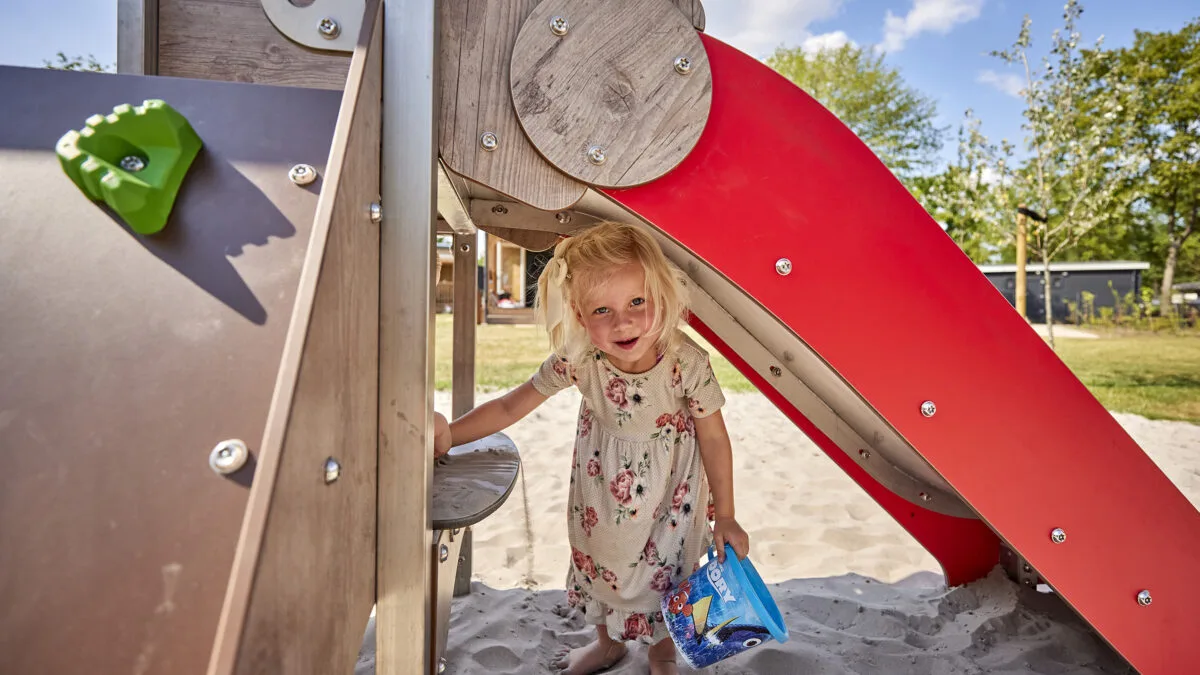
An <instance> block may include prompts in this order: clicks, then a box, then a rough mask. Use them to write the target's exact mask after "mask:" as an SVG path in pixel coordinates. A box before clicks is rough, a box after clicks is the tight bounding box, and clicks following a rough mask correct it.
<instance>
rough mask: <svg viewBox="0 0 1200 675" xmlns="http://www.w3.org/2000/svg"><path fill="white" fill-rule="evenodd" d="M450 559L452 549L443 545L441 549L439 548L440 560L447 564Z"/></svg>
mask: <svg viewBox="0 0 1200 675" xmlns="http://www.w3.org/2000/svg"><path fill="white" fill-rule="evenodd" d="M449 558H450V547H449V546H446V545H445V544H442V545H441V547H440V548H438V560H440V561H441V562H446V561H447V560H449Z"/></svg>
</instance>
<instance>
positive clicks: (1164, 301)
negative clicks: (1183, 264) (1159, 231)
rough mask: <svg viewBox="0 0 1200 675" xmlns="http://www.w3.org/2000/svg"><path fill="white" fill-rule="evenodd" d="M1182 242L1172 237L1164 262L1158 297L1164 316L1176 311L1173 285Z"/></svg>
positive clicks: (1159, 306)
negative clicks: (1172, 294)
mask: <svg viewBox="0 0 1200 675" xmlns="http://www.w3.org/2000/svg"><path fill="white" fill-rule="evenodd" d="M1181 243H1182V242H1180V241H1179V240H1178V239H1175V238H1174V237H1172V238H1171V244H1170V246H1168V247H1167V262H1166V263H1164V264H1163V279H1162V287H1161V288H1160V289H1159V298H1158V310H1159V313H1160V314H1161V315H1163V316H1171V315H1173V314H1174V313H1175V306H1174V305H1172V304H1171V286H1172V285H1174V283H1175V263H1176V262H1177V261H1178V260H1179V246H1180V244H1181Z"/></svg>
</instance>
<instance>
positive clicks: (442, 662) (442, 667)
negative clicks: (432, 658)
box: [438, 658, 446, 675]
mask: <svg viewBox="0 0 1200 675" xmlns="http://www.w3.org/2000/svg"><path fill="white" fill-rule="evenodd" d="M444 672H446V659H445V658H440V659H438V675H441V673H444Z"/></svg>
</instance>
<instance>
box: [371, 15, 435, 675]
mask: <svg viewBox="0 0 1200 675" xmlns="http://www.w3.org/2000/svg"><path fill="white" fill-rule="evenodd" d="M383 6H384V12H383V19H384V31H383V34H384V47H383V85H384V86H383V91H384V95H383V100H384V108H383V142H382V153H381V158H382V162H381V163H382V173H383V181H382V186H381V189H382V192H383V221H382V223H381V225H380V233H379V234H380V263H381V270H380V305H379V307H380V317H379V338H380V339H379V521H378V529H377V532H378V549H377V552H376V565H377V569H376V574H377V582H378V585H377V587H376V594H377V604H376V623H375V644H376V649H377V651H376V663H375V665H376V673H377V674H378V675H410V674H412V673H429V672H431V668H432V658H431V652H432V649H433V630H432V626H431V625H430V624H431V619H432V617H433V603H432V596H433V592H432V589H433V569H432V565H431V560H436V559H437V558H436V557H435V556H434V550H433V531H432V529H431V522H430V516H429V494H430V486H431V483H432V476H433V471H432V467H433V461H432V455H433V434H432V433H431V432H432V430H433V300H434V283H433V264H432V263H433V258H432V256H431V255H430V251H432V250H433V248H434V245H435V235H434V231H435V229H436V220H437V209H436V199H437V196H436V192H437V170H436V161H437V145H436V143H437V129H438V115H437V105H438V99H437V97H436V92H437V83H438V72H437V71H438V69H437V40H436V36H437V25H436V24H437V22H436V20H435V13H436V12H435V3H434V0H384V5H383Z"/></svg>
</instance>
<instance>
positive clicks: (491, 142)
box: [479, 131, 500, 152]
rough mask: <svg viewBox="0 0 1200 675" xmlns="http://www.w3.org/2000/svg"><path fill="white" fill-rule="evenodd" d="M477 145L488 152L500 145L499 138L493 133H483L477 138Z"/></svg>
mask: <svg viewBox="0 0 1200 675" xmlns="http://www.w3.org/2000/svg"><path fill="white" fill-rule="evenodd" d="M479 145H480V146H481V147H482V148H483V149H484V150H487V151H488V152H491V151H493V150H495V149H496V148H497V147H499V145H500V138H499V137H498V136H496V134H495V133H494V132H491V131H485V132H483V134H482V135H480V136H479Z"/></svg>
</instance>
